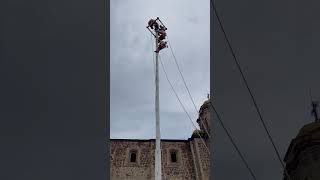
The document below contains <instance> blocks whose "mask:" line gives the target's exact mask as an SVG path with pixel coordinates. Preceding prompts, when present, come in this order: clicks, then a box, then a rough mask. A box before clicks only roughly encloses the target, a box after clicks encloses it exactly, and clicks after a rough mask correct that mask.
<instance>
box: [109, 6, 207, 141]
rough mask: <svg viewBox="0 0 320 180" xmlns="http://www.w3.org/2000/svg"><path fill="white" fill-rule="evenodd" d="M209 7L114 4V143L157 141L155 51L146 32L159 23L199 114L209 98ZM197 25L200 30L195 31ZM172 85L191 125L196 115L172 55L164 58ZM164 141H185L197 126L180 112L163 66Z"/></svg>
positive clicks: (112, 105)
mask: <svg viewBox="0 0 320 180" xmlns="http://www.w3.org/2000/svg"><path fill="white" fill-rule="evenodd" d="M208 3H209V2H202V3H199V2H195V1H191V0H188V1H185V0H183V1H182V0H179V1H169V0H167V1H161V3H159V1H145V0H136V1H129V0H127V1H116V0H113V1H111V23H110V27H111V36H110V37H111V41H110V46H111V47H110V48H111V57H110V60H111V77H110V78H111V85H110V86H111V94H110V96H111V102H110V107H111V111H110V112H111V117H110V125H111V127H110V131H111V138H140V139H141V138H154V136H155V115H154V91H155V87H154V62H153V60H152V58H153V50H152V47H151V45H154V42H153V40H151V35H150V33H149V31H147V29H146V25H147V22H148V20H149V19H150V18H155V17H160V18H161V20H162V21H163V22H164V23H165V24H166V26H167V27H168V31H167V33H168V38H169V41H170V43H171V45H172V47H173V50H174V52H175V55H176V57H177V59H178V63H179V65H180V68H181V70H182V71H183V74H184V76H185V79H186V81H187V83H188V86H189V88H190V91H191V93H192V95H193V97H194V100H195V102H196V105H197V108H199V107H200V105H201V104H202V103H203V101H204V100H206V93H208V92H209V75H210V74H209V73H210V69H209V43H210V39H209V23H208V22H209V18H210V15H209V13H210V12H209V6H208ZM195 23H196V26H195ZM161 59H162V61H163V63H164V64H165V67H166V71H167V73H168V75H169V78H170V80H171V81H172V83H173V84H174V87H175V89H176V91H177V92H178V94H179V96H180V98H181V100H182V101H183V103H184V104H185V106H186V108H187V111H188V113H189V114H190V115H191V117H192V120H193V122H194V123H196V122H195V121H196V118H197V114H196V112H195V110H194V108H193V105H192V103H191V101H190V100H189V99H188V96H187V92H186V90H185V89H184V86H183V82H182V80H181V78H180V77H179V74H178V71H177V68H176V66H175V64H174V60H173V57H172V54H171V51H170V49H165V50H163V51H162V52H161ZM160 117H161V133H162V134H161V136H162V138H168V139H186V138H189V137H190V136H191V133H192V131H193V129H194V128H193V125H192V124H191V122H190V120H188V117H187V115H186V114H185V113H184V111H183V109H182V108H181V107H180V104H179V102H178V100H177V99H176V98H175V95H174V94H173V92H172V91H171V89H170V86H169V84H168V83H167V81H166V79H165V76H164V73H163V71H162V69H161V66H160Z"/></svg>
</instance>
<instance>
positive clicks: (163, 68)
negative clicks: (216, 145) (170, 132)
mask: <svg viewBox="0 0 320 180" xmlns="http://www.w3.org/2000/svg"><path fill="white" fill-rule="evenodd" d="M159 61H160V63H161V67H162V70H163V72H164V74H165V76H166V79H167V81H168V83H169V85H170V87H171V90H172V91H173V92H174V94H175V96H176V98H177V99H178V101H179V103H180V105H181V107H182V109H183V110H184V112H185V113H186V114H187V116H188V118H189V120H190V122H191V123H192V125H193V126H194V128H195V129H198V128H197V127H196V125H195V124H194V122H193V121H192V118H191V116H190V115H189V113H188V111H187V110H186V108H185V107H184V105H183V104H182V102H181V100H180V98H179V96H178V94H177V92H176V90H175V89H174V88H173V85H172V83H171V81H170V79H169V77H168V74H167V72H166V70H165V66H164V65H163V63H162V60H161V57H160V54H159ZM196 132H197V134H198V136H199V137H200V139H201V140H202V143H203V145H204V146H205V148H206V150H207V151H208V154H210V150H209V148H208V147H207V145H206V143H205V142H204V140H203V138H202V136H201V135H200V133H199V132H198V131H196Z"/></svg>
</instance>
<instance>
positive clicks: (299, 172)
mask: <svg viewBox="0 0 320 180" xmlns="http://www.w3.org/2000/svg"><path fill="white" fill-rule="evenodd" d="M284 161H285V163H286V169H287V172H288V174H289V176H290V178H291V180H319V179H320V121H319V120H317V121H315V122H312V123H309V124H307V125H305V126H303V127H302V128H301V129H300V131H299V133H298V135H297V137H296V138H294V139H293V140H292V141H291V144H290V146H289V148H288V151H287V153H286V155H285V158H284ZM283 179H284V180H289V178H287V177H286V176H285V175H284V178H283Z"/></svg>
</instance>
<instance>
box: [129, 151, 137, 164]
mask: <svg viewBox="0 0 320 180" xmlns="http://www.w3.org/2000/svg"><path fill="white" fill-rule="evenodd" d="M129 161H130V162H131V163H135V162H137V151H136V150H131V151H130V153H129Z"/></svg>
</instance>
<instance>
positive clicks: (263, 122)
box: [210, 0, 291, 180]
mask: <svg viewBox="0 0 320 180" xmlns="http://www.w3.org/2000/svg"><path fill="white" fill-rule="evenodd" d="M210 3H211V5H212V8H213V10H214V14H215V16H216V18H217V20H218V23H219V26H220V28H221V30H222V32H223V35H224V38H225V40H226V42H227V45H228V47H229V50H230V53H231V54H232V56H233V59H234V62H235V63H236V65H237V68H238V70H239V72H240V74H241V77H242V79H243V81H244V84H245V86H246V88H247V90H248V92H249V94H250V97H251V99H252V101H253V104H254V107H255V109H256V111H257V113H258V115H259V119H260V122H261V123H262V125H263V128H264V130H265V131H266V133H267V136H268V138H269V140H270V142H271V144H272V146H273V148H274V151H275V153H276V155H277V157H278V160H279V162H280V164H281V165H282V167H283V169H284V171H285V174H286V176H287V177H288V178H289V180H291V178H290V176H289V173H288V171H287V170H286V168H285V165H284V163H283V161H282V159H281V156H280V153H279V151H278V149H277V147H276V145H275V143H274V141H273V139H272V137H271V134H270V132H269V130H268V128H267V126H266V124H265V121H264V119H263V117H262V114H261V111H260V108H259V106H258V104H257V102H256V100H255V98H254V96H253V93H252V91H251V89H250V87H249V85H248V81H247V79H246V77H245V75H244V73H243V70H242V68H241V66H240V64H239V61H238V59H237V57H236V55H235V52H234V50H233V48H232V46H231V43H230V41H229V38H228V36H227V33H226V31H225V29H224V27H223V25H222V21H221V19H220V17H219V14H218V11H217V8H216V6H215V4H214V3H213V2H212V0H210Z"/></svg>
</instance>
